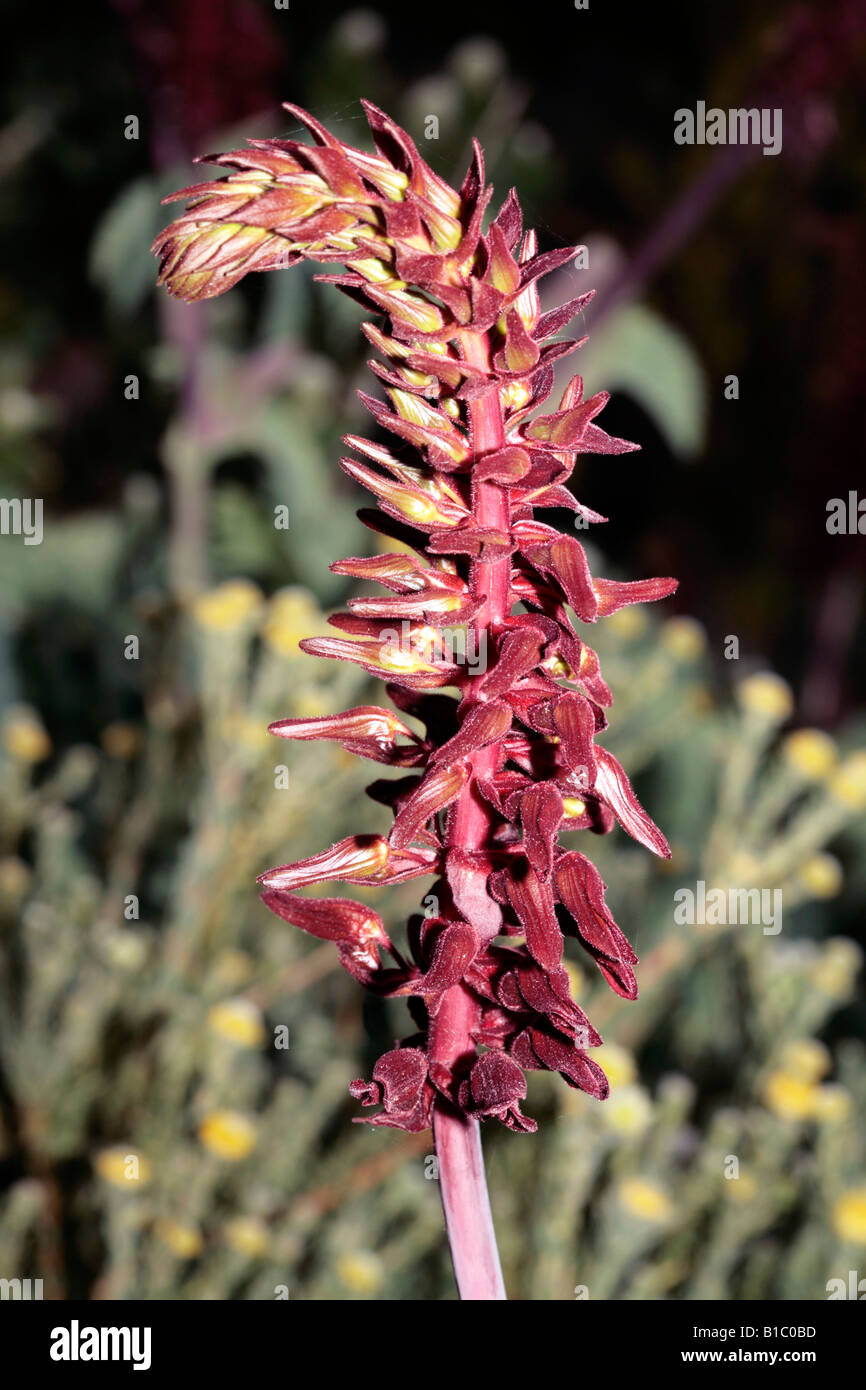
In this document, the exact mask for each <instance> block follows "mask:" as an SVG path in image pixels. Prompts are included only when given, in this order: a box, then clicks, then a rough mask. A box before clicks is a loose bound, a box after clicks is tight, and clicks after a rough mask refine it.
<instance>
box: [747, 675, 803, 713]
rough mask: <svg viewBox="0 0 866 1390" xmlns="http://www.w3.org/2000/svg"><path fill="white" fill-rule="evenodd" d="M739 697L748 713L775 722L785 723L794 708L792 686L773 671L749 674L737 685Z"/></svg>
mask: <svg viewBox="0 0 866 1390" xmlns="http://www.w3.org/2000/svg"><path fill="white" fill-rule="evenodd" d="M737 699H738V700H739V702H740V705H741V706H742V708H743V709H744V710H745V712H746V714H753V715H757V716H758V717H759V718H760V719H767V720H770V721H771V723H773V724H783V723H784V721H785V720H786V719H789V718H790V717H791V714H792V712H793V709H794V697H793V695H792V693H791V687H790V686H789V685H788V683H787V682H786V681H783V680H782V677H781V676H777V675H775V673H774V672H772V671H760V672H758V673H757V674H756V675H754V676H747V677H746V679H745V680H744V681H741V682H740V684H739V686H738V687H737Z"/></svg>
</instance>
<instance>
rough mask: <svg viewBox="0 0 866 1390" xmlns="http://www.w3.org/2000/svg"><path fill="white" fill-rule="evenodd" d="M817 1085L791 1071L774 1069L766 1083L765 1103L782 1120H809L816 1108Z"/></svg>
mask: <svg viewBox="0 0 866 1390" xmlns="http://www.w3.org/2000/svg"><path fill="white" fill-rule="evenodd" d="M814 1099H815V1087H814V1085H813V1084H812V1083H811V1082H809V1081H804V1080H803V1079H802V1078H801V1077H799V1076H793V1075H792V1074H791V1073H790V1072H786V1071H774V1072H772V1073H771V1074H770V1076H768V1077H767V1080H766V1082H765V1084H764V1104H765V1105H766V1107H767V1109H768V1110H770V1111H771V1112H772V1113H773V1114H774V1115H775V1116H776V1117H777V1118H778V1119H780V1120H808V1119H810V1118H811V1116H812V1113H813V1110H814Z"/></svg>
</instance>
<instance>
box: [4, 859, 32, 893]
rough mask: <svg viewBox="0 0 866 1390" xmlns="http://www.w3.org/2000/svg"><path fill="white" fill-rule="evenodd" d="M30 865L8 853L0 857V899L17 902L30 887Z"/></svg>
mask: <svg viewBox="0 0 866 1390" xmlns="http://www.w3.org/2000/svg"><path fill="white" fill-rule="evenodd" d="M31 878H32V874H31V871H30V865H29V864H25V862H24V860H23V859H16V858H15V857H14V856H13V855H9V856H8V857H7V858H6V859H0V901H3V902H7V903H17V902H19V901H20V900H21V898H23V897H24V894H25V893H26V892H27V889H28V888H29V887H30V880H31Z"/></svg>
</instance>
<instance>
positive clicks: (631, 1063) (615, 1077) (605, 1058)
mask: <svg viewBox="0 0 866 1390" xmlns="http://www.w3.org/2000/svg"><path fill="white" fill-rule="evenodd" d="M593 1055H594V1057H595V1060H596V1061H597V1062H598V1064H599V1066H600V1067H603V1069H604V1073H605V1075H606V1076H607V1079H608V1081H609V1082H610V1085H611V1090H613V1088H614V1087H615V1086H630V1085H631V1084H632V1082H633V1081H636V1080H637V1063H636V1062H635V1059H634V1053H632V1052H629V1050H628V1048H627V1047H620V1046H619V1045H618V1044H617V1043H605V1044H604V1046H603V1047H600V1048H598V1049H597V1050H596V1051H595V1053H594V1054H593Z"/></svg>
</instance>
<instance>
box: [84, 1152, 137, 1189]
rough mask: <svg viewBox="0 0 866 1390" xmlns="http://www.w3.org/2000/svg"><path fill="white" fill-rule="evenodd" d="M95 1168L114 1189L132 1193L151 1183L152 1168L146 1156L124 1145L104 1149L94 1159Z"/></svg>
mask: <svg viewBox="0 0 866 1390" xmlns="http://www.w3.org/2000/svg"><path fill="white" fill-rule="evenodd" d="M93 1166H94V1168H95V1169H96V1171H97V1173H98V1174H99V1176H100V1177H101V1178H103V1179H104V1180H105V1181H106V1182H108V1183H111V1185H112V1187H121V1188H124V1189H127V1190H130V1191H131V1190H132V1189H133V1188H137V1187H146V1186H147V1184H148V1183H149V1182H150V1176H151V1166H150V1163H149V1162H148V1160H147V1159H146V1158H145V1156H144V1154H142V1153H139V1152H138V1150H137V1149H131V1148H128V1147H126V1146H125V1145H123V1144H115V1145H114V1147H113V1148H110V1149H102V1151H101V1152H100V1153H98V1154H97V1155H96V1157H95V1158H94V1160H93Z"/></svg>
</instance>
